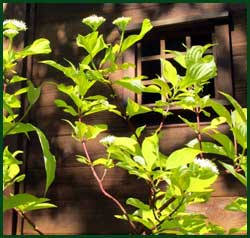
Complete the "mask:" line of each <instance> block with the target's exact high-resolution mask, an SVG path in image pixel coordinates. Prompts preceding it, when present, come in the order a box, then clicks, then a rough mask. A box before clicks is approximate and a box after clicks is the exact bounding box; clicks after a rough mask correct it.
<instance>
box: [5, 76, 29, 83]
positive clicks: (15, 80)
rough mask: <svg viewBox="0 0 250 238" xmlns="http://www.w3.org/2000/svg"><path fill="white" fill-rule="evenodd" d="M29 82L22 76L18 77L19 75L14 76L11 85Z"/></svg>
mask: <svg viewBox="0 0 250 238" xmlns="http://www.w3.org/2000/svg"><path fill="white" fill-rule="evenodd" d="M25 80H27V78H24V77H21V76H18V75H14V76H13V77H12V78H11V80H10V82H9V83H17V82H21V81H25Z"/></svg>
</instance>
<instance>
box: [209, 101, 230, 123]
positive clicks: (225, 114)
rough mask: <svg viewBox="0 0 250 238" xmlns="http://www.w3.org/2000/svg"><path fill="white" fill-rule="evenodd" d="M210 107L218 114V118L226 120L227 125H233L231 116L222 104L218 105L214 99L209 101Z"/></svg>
mask: <svg viewBox="0 0 250 238" xmlns="http://www.w3.org/2000/svg"><path fill="white" fill-rule="evenodd" d="M209 105H210V106H211V107H212V108H213V110H214V111H215V112H216V113H217V114H218V116H220V117H224V118H226V121H227V123H228V124H229V125H232V119H231V115H230V113H229V112H228V110H227V109H226V108H225V107H224V106H223V105H222V104H221V103H218V102H216V101H215V100H213V99H209Z"/></svg>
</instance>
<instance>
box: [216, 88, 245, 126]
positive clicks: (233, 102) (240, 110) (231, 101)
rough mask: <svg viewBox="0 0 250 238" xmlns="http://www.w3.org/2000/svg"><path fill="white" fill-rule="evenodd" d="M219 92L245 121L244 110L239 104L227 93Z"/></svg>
mask: <svg viewBox="0 0 250 238" xmlns="http://www.w3.org/2000/svg"><path fill="white" fill-rule="evenodd" d="M220 94H222V95H223V96H225V97H226V98H227V100H228V101H229V102H230V103H231V104H232V105H233V107H234V108H235V110H236V111H237V112H238V113H239V115H240V117H241V119H242V121H243V122H246V121H247V118H246V111H245V112H244V110H243V108H242V107H241V106H240V104H239V103H238V102H237V101H236V100H235V99H234V98H233V97H232V96H230V95H229V94H227V93H224V92H220Z"/></svg>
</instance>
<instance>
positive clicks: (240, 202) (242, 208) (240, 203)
mask: <svg viewBox="0 0 250 238" xmlns="http://www.w3.org/2000/svg"><path fill="white" fill-rule="evenodd" d="M225 209H226V210H228V211H235V212H247V199H246V198H244V197H238V198H236V199H235V200H234V201H232V202H231V203H230V204H228V205H227V206H226V207H225Z"/></svg>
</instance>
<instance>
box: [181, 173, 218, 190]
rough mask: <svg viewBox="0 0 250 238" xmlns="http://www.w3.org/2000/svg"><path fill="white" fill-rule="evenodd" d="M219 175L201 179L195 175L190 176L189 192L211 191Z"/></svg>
mask: <svg viewBox="0 0 250 238" xmlns="http://www.w3.org/2000/svg"><path fill="white" fill-rule="evenodd" d="M217 177H218V175H214V176H212V177H210V178H207V179H200V178H195V177H190V183H189V187H188V188H187V190H186V191H187V192H200V193H204V192H211V191H213V189H211V187H210V186H211V185H212V184H213V183H214V182H215V181H216V179H217Z"/></svg>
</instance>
